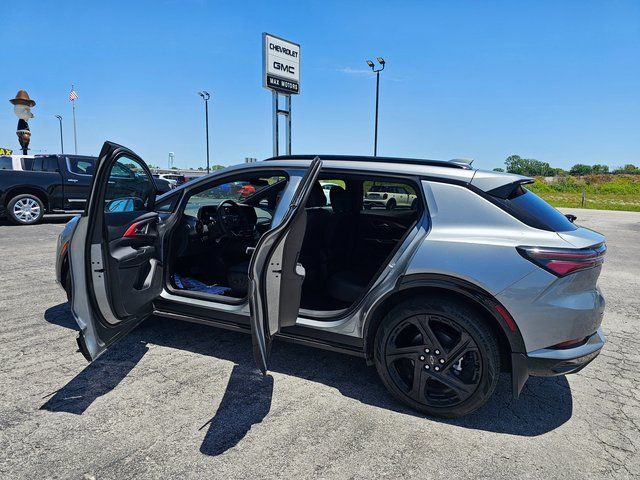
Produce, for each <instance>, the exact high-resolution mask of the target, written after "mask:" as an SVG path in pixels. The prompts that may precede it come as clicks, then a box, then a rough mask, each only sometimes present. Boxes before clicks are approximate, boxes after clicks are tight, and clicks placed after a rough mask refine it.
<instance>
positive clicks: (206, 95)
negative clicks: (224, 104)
mask: <svg viewBox="0 0 640 480" xmlns="http://www.w3.org/2000/svg"><path fill="white" fill-rule="evenodd" d="M198 95H200V96H201V97H202V99H203V100H204V122H205V130H206V135H207V173H209V171H210V165H209V98H210V97H211V95H209V92H206V91H204V90H203V91H201V92H198Z"/></svg>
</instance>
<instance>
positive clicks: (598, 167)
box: [591, 163, 609, 173]
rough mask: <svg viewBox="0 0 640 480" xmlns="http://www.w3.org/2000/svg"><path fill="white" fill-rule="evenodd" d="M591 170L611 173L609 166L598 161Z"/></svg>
mask: <svg viewBox="0 0 640 480" xmlns="http://www.w3.org/2000/svg"><path fill="white" fill-rule="evenodd" d="M591 172H592V173H609V166H608V165H602V164H600V163H596V164H595V165H594V166H593V167H591Z"/></svg>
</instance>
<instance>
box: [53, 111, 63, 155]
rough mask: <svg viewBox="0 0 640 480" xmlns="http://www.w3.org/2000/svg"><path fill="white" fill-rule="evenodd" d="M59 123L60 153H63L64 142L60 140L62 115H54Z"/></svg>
mask: <svg viewBox="0 0 640 480" xmlns="http://www.w3.org/2000/svg"><path fill="white" fill-rule="evenodd" d="M55 117H56V118H57V119H58V121H59V122H60V153H64V142H63V140H62V115H55Z"/></svg>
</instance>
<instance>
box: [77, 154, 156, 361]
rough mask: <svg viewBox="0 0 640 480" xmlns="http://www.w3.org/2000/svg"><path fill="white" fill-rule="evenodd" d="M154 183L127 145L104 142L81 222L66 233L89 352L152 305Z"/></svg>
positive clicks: (128, 326)
mask: <svg viewBox="0 0 640 480" xmlns="http://www.w3.org/2000/svg"><path fill="white" fill-rule="evenodd" d="M155 194H156V191H155V183H154V182H153V179H152V177H151V172H149V169H148V168H147V166H146V165H145V164H144V162H143V161H142V160H141V159H140V158H139V157H137V156H136V155H135V154H134V153H133V152H131V151H130V150H128V149H126V148H124V147H121V146H119V145H116V144H113V143H110V142H107V143H105V145H104V147H103V148H102V151H101V153H100V157H99V158H98V161H97V165H96V176H95V181H94V183H93V185H92V189H91V193H90V197H89V204H88V206H87V210H86V211H85V213H84V215H83V216H82V218H81V220H80V221H81V222H82V224H83V225H84V227H83V228H82V229H77V231H76V233H74V236H73V239H72V241H71V246H70V249H73V250H74V251H73V252H71V256H70V261H71V268H72V270H71V271H72V285H73V305H72V311H73V313H74V316H75V317H76V320H77V322H78V324H79V325H80V328H81V333H80V337H79V338H78V344H79V345H80V349H81V351H82V352H83V354H84V355H85V356H86V357H87V358H88V359H89V360H95V359H96V358H97V357H98V356H99V355H100V354H101V353H102V352H104V350H106V348H107V347H109V345H111V344H113V343H114V342H115V341H117V340H118V339H120V338H122V337H123V336H124V335H126V334H127V333H128V332H129V331H131V330H132V329H133V328H135V327H136V326H137V325H138V324H139V323H140V322H142V321H143V320H144V319H145V318H147V317H148V316H149V315H150V314H151V313H152V302H153V300H154V299H155V298H156V297H157V296H158V295H159V294H160V292H161V291H162V264H161V262H160V259H161V255H160V253H161V252H160V246H161V240H162V239H161V237H162V234H161V231H160V230H161V227H160V225H161V224H160V222H159V217H158V214H157V213H155V212H154V200H155Z"/></svg>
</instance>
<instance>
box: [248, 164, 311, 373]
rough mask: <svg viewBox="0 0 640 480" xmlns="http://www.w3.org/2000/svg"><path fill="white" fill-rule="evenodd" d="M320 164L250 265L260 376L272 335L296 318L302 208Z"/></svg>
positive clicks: (253, 331)
mask: <svg viewBox="0 0 640 480" xmlns="http://www.w3.org/2000/svg"><path fill="white" fill-rule="evenodd" d="M321 167H322V161H321V160H320V158H318V157H316V158H315V160H314V161H313V162H312V163H311V165H310V167H309V169H308V170H307V172H306V173H305V175H304V177H303V178H302V179H301V180H300V183H299V184H298V187H297V189H296V192H295V193H294V195H293V198H292V200H291V204H290V205H289V209H288V211H287V213H286V214H285V216H284V218H283V219H282V222H280V224H279V225H277V226H276V227H275V228H273V229H271V230H269V231H268V232H267V233H265V234H264V235H263V236H262V238H261V239H260V241H259V242H258V245H257V246H256V250H255V252H254V254H253V256H252V257H251V263H250V266H249V306H250V309H251V334H252V337H253V354H254V358H255V361H256V364H257V366H258V368H260V370H261V371H262V373H266V371H267V360H268V357H269V351H270V349H271V340H272V338H273V335H275V334H276V333H278V332H279V331H280V328H281V327H287V326H293V325H295V323H296V319H297V318H298V310H299V309H300V295H301V290H302V282H303V281H304V276H305V272H304V267H303V266H302V265H301V264H300V263H298V258H299V256H300V249H301V247H302V240H303V238H304V232H305V229H306V224H307V214H306V211H305V208H304V206H305V205H306V203H307V200H308V198H309V195H310V193H311V188H312V186H313V185H314V184H315V183H316V182H317V179H318V174H319V173H320V168H321Z"/></svg>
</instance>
